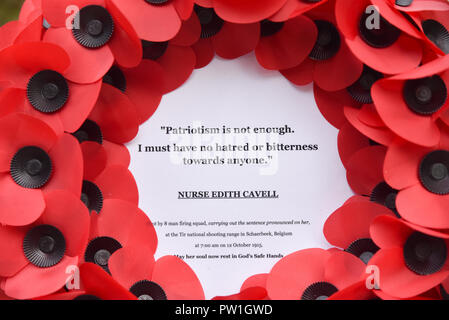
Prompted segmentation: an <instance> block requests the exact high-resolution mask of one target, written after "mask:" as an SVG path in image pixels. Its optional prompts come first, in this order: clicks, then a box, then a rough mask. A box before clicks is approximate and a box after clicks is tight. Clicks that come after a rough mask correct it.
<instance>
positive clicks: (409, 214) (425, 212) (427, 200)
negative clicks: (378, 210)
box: [396, 185, 449, 229]
mask: <svg viewBox="0 0 449 320" xmlns="http://www.w3.org/2000/svg"><path fill="white" fill-rule="evenodd" d="M396 201H397V207H398V211H399V212H400V213H401V216H402V217H403V218H404V219H406V220H408V221H410V222H412V223H415V224H418V225H421V226H423V227H427V228H434V229H449V217H448V216H447V212H448V209H449V197H448V196H440V195H436V194H433V193H430V192H428V191H427V190H426V189H424V187H423V186H421V185H416V186H413V187H410V188H407V189H405V190H402V191H401V192H399V194H398V196H397V200H396Z"/></svg>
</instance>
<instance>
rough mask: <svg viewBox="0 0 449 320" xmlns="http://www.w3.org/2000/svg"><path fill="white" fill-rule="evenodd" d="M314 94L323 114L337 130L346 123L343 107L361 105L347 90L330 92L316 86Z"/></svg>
mask: <svg viewBox="0 0 449 320" xmlns="http://www.w3.org/2000/svg"><path fill="white" fill-rule="evenodd" d="M313 94H314V96H315V101H316V104H317V106H318V109H319V110H320V112H321V114H322V115H323V116H324V118H326V120H327V121H328V122H329V123H330V124H331V125H333V126H334V127H336V128H340V127H341V126H343V125H344V124H345V123H346V117H345V115H344V112H343V107H344V106H354V107H356V106H358V105H359V104H358V103H357V102H356V101H355V100H353V99H352V98H351V96H350V95H349V94H348V92H347V91H346V90H339V91H334V92H329V91H325V90H323V89H321V88H320V87H318V86H317V85H316V84H314V85H313Z"/></svg>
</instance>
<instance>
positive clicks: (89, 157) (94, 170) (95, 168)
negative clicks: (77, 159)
mask: <svg viewBox="0 0 449 320" xmlns="http://www.w3.org/2000/svg"><path fill="white" fill-rule="evenodd" d="M81 150H82V152H83V160H84V174H83V177H84V180H89V181H93V180H95V178H96V177H97V176H98V175H99V174H100V173H101V172H102V171H103V170H104V169H105V168H106V162H107V158H108V155H107V153H106V151H105V150H104V148H103V147H102V146H101V145H100V144H98V143H96V142H93V141H84V142H83V143H81Z"/></svg>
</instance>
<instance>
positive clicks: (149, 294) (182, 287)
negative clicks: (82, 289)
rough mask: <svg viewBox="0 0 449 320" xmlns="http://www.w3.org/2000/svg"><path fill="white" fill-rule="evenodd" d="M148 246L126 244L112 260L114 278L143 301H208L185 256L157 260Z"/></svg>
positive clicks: (115, 253)
mask: <svg viewBox="0 0 449 320" xmlns="http://www.w3.org/2000/svg"><path fill="white" fill-rule="evenodd" d="M144 248H145V247H143V246H141V245H140V246H138V247H134V248H133V247H130V246H128V247H125V248H122V249H119V250H117V251H116V252H114V253H113V254H112V256H111V258H110V260H109V270H110V272H111V275H112V277H113V278H114V279H115V280H116V281H117V282H119V283H120V284H121V285H122V286H123V287H125V288H128V289H129V291H131V293H133V294H134V295H135V296H136V297H137V298H138V299H139V300H204V292H203V288H202V286H201V283H200V281H199V280H198V278H197V276H196V275H195V272H194V271H193V270H192V269H191V268H190V267H189V266H188V265H187V264H186V263H185V262H184V261H182V260H181V259H179V258H177V257H174V256H165V257H162V258H160V259H158V260H156V261H155V259H154V257H153V256H151V254H148V253H146V252H145V253H142V254H138V252H139V251H142V250H144Z"/></svg>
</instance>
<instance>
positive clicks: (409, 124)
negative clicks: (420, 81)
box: [371, 79, 440, 147]
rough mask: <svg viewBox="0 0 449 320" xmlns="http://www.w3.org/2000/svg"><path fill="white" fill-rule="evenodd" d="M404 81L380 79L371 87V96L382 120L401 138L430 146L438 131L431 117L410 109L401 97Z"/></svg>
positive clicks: (435, 142)
mask: <svg viewBox="0 0 449 320" xmlns="http://www.w3.org/2000/svg"><path fill="white" fill-rule="evenodd" d="M403 86H404V82H402V81H391V80H387V79H384V80H380V81H378V82H376V83H375V84H374V86H373V88H372V91H371V92H372V97H373V101H374V104H375V105H376V109H377V111H378V112H379V116H380V117H381V118H382V120H383V122H384V123H385V124H386V125H387V126H388V127H389V128H390V129H391V130H392V131H394V132H395V133H396V134H397V135H399V136H400V137H401V138H403V139H406V140H408V141H410V142H413V143H415V144H419V145H422V146H427V147H431V146H434V145H436V144H437V143H438V140H439V138H440V131H439V129H438V127H437V125H436V124H435V122H434V120H433V119H432V117H429V116H421V115H417V114H416V113H414V112H413V111H411V110H410V109H409V108H408V107H407V105H406V103H405V101H404V98H403V97H402V91H403Z"/></svg>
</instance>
